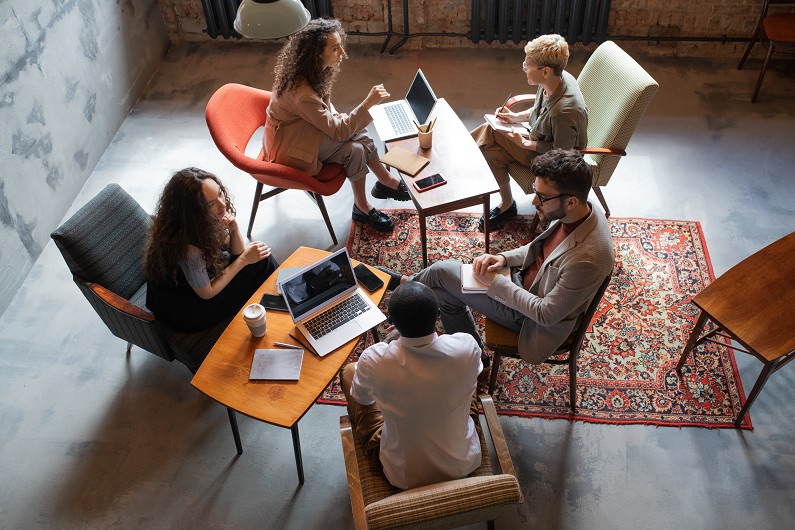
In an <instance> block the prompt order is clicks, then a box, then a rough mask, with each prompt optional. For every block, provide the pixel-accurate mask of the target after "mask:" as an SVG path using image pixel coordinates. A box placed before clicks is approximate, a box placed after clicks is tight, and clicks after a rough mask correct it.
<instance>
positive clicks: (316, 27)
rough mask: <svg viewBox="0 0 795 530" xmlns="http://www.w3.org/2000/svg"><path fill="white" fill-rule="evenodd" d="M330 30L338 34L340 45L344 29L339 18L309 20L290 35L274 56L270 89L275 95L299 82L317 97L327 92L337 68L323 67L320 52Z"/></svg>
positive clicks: (343, 40)
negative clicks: (272, 79) (304, 84)
mask: <svg viewBox="0 0 795 530" xmlns="http://www.w3.org/2000/svg"><path fill="white" fill-rule="evenodd" d="M334 32H336V33H338V34H339V36H340V39H342V44H343V45H344V44H345V37H346V34H345V30H344V29H342V24H340V21H339V20H337V19H334V18H316V19H314V20H310V21H309V24H307V25H306V27H305V28H304V29H302V30H301V31H299V32H298V33H295V34H293V35H291V36H290V38H289V39H288V40H287V43H286V44H285V45H284V46H283V47H282V49H281V50H280V51H279V55H278V56H277V57H276V67H275V69H274V73H275V74H276V81H275V82H274V83H273V92H274V93H275V94H276V97H277V98H278V97H280V96H281V95H282V94H283V93H284V91H285V90H287V91H289V90H292V89H293V88H295V87H297V86H298V85H299V84H300V83H301V82H302V81H306V82H307V83H309V86H311V87H312V89H313V90H314V91H315V93H317V95H318V96H320V97H321V98H325V97H328V96H330V95H331V87H332V85H334V80H335V79H336V77H337V72H338V71H339V69H337V68H323V64H322V55H323V49H324V48H325V46H326V40H327V39H328V37H329V35H331V34H332V33H334Z"/></svg>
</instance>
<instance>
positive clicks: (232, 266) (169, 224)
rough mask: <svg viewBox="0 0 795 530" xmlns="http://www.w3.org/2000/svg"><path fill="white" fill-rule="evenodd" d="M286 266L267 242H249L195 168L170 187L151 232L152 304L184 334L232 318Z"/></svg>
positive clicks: (219, 193) (222, 191)
mask: <svg viewBox="0 0 795 530" xmlns="http://www.w3.org/2000/svg"><path fill="white" fill-rule="evenodd" d="M278 266H279V264H278V263H277V262H276V259H275V258H274V257H273V256H271V249H270V248H269V247H268V245H266V244H265V243H263V242H262V241H252V242H251V243H246V242H245V241H244V239H243V235H242V233H241V232H240V229H239V228H238V225H237V220H236V218H235V207H234V206H233V205H232V200H231V198H230V197H229V193H228V192H227V190H226V188H225V187H224V185H223V184H222V183H221V181H220V180H219V179H218V177H216V176H215V175H213V174H211V173H208V172H206V171H202V170H201V169H197V168H194V167H191V168H185V169H183V170H181V171H178V172H177V173H175V174H174V176H172V177H171V180H169V181H168V183H167V184H166V186H165V188H164V189H163V193H162V194H161V195H160V200H159V201H158V204H157V210H156V212H155V217H154V220H153V222H152V226H151V227H150V228H149V237H148V240H147V246H146V252H145V256H144V271H145V274H146V278H147V292H146V305H147V307H148V308H149V309H150V310H151V311H152V312H153V313H154V314H155V317H156V318H157V319H158V320H160V321H162V322H164V323H165V324H167V325H169V326H171V327H173V328H175V329H178V330H182V331H195V330H199V329H204V328H208V327H211V326H213V325H215V324H218V323H219V322H222V321H224V320H227V319H229V318H231V317H232V316H233V315H234V314H235V313H237V312H238V311H239V310H240V308H241V307H242V306H243V304H244V303H245V302H246V301H247V300H248V299H249V298H250V297H251V295H252V294H253V293H254V292H255V291H256V290H257V289H258V288H259V287H260V286H261V285H262V283H263V282H264V281H265V280H266V279H267V278H268V276H270V275H271V273H273V271H274V270H276V268H277V267H278Z"/></svg>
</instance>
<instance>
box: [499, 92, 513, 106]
mask: <svg viewBox="0 0 795 530" xmlns="http://www.w3.org/2000/svg"><path fill="white" fill-rule="evenodd" d="M511 96H513V92H508V97H507V98H505V103H503V104H502V106H501V107H500V108H501V109H504V108H505V105H507V104H508V100H509V99H511ZM506 110H507V109H506Z"/></svg>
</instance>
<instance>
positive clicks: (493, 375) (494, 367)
mask: <svg viewBox="0 0 795 530" xmlns="http://www.w3.org/2000/svg"><path fill="white" fill-rule="evenodd" d="M501 361H502V354H500V353H497V352H494V355H493V357H492V359H491V372H490V373H489V394H492V395H494V386H495V385H496V384H497V374H498V373H499V372H500V362H501Z"/></svg>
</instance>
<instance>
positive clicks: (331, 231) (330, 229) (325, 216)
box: [312, 193, 337, 245]
mask: <svg viewBox="0 0 795 530" xmlns="http://www.w3.org/2000/svg"><path fill="white" fill-rule="evenodd" d="M312 196H313V197H314V199H315V202H316V203H317V207H318V208H320V213H322V214H323V220H324V221H326V228H328V233H329V234H331V240H332V241H334V244H335V245H336V244H337V236H336V235H334V227H333V226H332V225H331V219H329V216H328V211H327V210H326V203H324V202H323V196H322V195H321V194H319V193H312Z"/></svg>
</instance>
